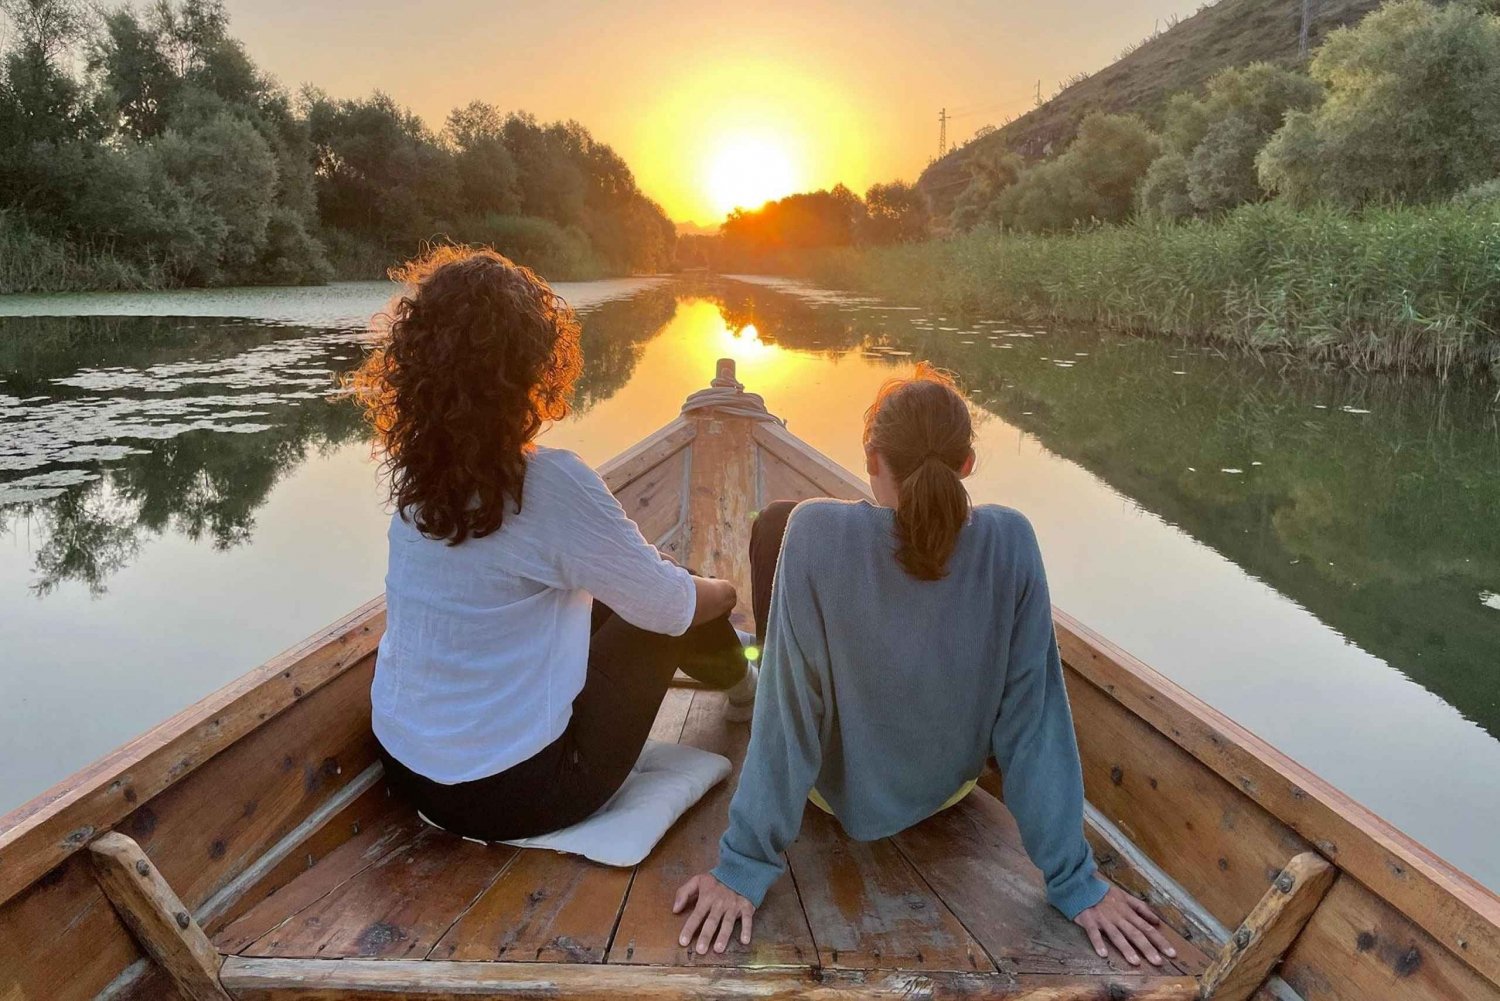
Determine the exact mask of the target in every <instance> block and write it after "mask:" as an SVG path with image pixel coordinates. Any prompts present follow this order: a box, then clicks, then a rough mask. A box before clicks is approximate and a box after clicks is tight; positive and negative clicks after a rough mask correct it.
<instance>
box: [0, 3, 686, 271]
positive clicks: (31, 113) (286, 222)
mask: <svg viewBox="0 0 1500 1001" xmlns="http://www.w3.org/2000/svg"><path fill="white" fill-rule="evenodd" d="M0 22H3V23H8V27H9V29H10V30H9V32H8V33H6V34H5V35H0V39H6V44H5V45H4V48H3V51H0V57H3V58H0V291H3V290H7V289H9V290H17V289H18V288H25V287H36V288H46V287H58V286H59V285H67V286H75V287H84V286H112V287H125V286H137V287H160V286H173V285H214V284H227V283H296V282H318V281H324V280H327V279H328V278H330V277H335V276H337V277H376V276H378V275H380V274H381V273H383V271H384V269H385V268H386V267H387V266H389V265H390V264H392V263H394V262H396V261H398V260H400V259H402V258H404V257H406V256H409V255H411V254H413V253H414V252H416V251H417V250H418V249H419V248H420V246H421V245H422V244H423V243H424V242H426V241H435V240H443V239H454V240H460V241H465V242H473V243H484V244H489V245H492V246H494V247H496V248H497V249H499V250H501V251H502V252H503V253H506V254H508V255H510V256H511V257H513V258H515V259H516V260H518V261H521V262H522V263H526V264H529V265H531V266H532V267H534V268H536V269H538V270H539V271H542V272H543V273H545V274H547V275H549V276H552V277H561V278H567V277H589V276H595V275H600V274H624V273H635V272H650V271H660V270H663V269H665V268H667V267H668V266H670V265H671V262H672V258H673V253H674V243H675V229H674V227H673V225H672V223H671V221H670V220H669V219H668V218H667V217H666V215H665V214H664V213H663V212H662V210H661V208H660V207H659V206H658V205H656V203H655V202H653V201H651V200H650V199H649V198H647V197H646V196H645V195H644V194H643V193H642V192H641V191H640V189H639V188H638V187H637V185H636V183H635V179H634V177H633V176H632V174H631V171H630V168H629V167H628V165H627V164H626V163H625V161H624V160H623V159H622V158H621V157H620V156H619V154H617V153H616V152H615V151H614V150H613V149H611V148H610V147H609V146H608V145H606V144H605V143H602V142H599V141H598V140H596V139H595V138H594V137H593V136H591V135H590V134H589V132H588V130H587V129H585V128H584V127H583V126H582V125H580V124H578V123H577V122H573V121H567V122H551V123H544V122H539V121H538V120H537V119H536V118H534V117H533V116H531V115H528V114H525V113H521V112H511V113H506V112H503V111H502V110H501V109H499V108H498V107H496V106H495V105H493V104H489V103H485V102H483V101H474V102H472V103H470V104H468V105H466V106H465V107H462V108H458V109H455V110H454V111H453V112H452V113H451V114H449V115H448V117H447V119H446V121H445V122H444V123H443V125H442V127H441V128H440V129H437V130H434V129H432V128H430V127H429V126H428V125H427V124H426V123H424V122H423V121H422V119H421V118H419V117H418V116H417V115H415V114H413V113H412V112H411V111H410V110H408V109H406V108H404V107H402V106H401V105H399V104H398V103H397V102H396V101H395V100H393V99H392V98H391V97H390V96H388V95H385V94H382V93H378V92H377V93H375V94H373V95H372V96H370V97H367V98H355V99H342V98H335V97H332V96H330V95H328V94H326V93H324V92H323V91H321V90H318V89H316V88H313V87H305V88H303V89H302V90H301V91H300V92H298V93H297V94H295V95H292V94H290V93H288V92H287V91H286V90H285V89H284V88H283V87H281V86H280V85H279V84H278V83H277V82H276V81H274V80H273V79H272V78H270V77H269V76H267V75H266V74H265V73H263V72H262V71H261V70H259V69H258V68H257V67H256V65H255V63H254V62H253V61H252V59H251V58H250V56H249V55H248V54H247V53H246V51H245V48H244V46H243V45H242V44H241V43H240V42H239V41H238V40H236V39H235V38H234V37H233V36H232V35H231V34H230V32H229V19H228V16H227V14H226V12H225V10H224V7H223V3H222V0H155V2H154V3H152V4H151V6H149V7H148V8H147V9H145V10H144V11H137V10H136V9H134V8H132V7H129V6H119V7H114V8H109V9H103V10H96V9H95V8H92V7H87V6H85V5H84V3H83V2H82V0H0Z"/></svg>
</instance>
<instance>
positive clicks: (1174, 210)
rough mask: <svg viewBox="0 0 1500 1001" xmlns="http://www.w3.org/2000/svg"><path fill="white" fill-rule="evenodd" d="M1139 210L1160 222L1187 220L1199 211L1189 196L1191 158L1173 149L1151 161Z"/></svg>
mask: <svg viewBox="0 0 1500 1001" xmlns="http://www.w3.org/2000/svg"><path fill="white" fill-rule="evenodd" d="M1136 208H1137V211H1139V212H1140V213H1141V214H1142V215H1145V216H1151V217H1154V218H1157V219H1185V218H1187V217H1189V216H1191V215H1192V214H1193V213H1194V212H1195V211H1197V207H1196V206H1195V205H1194V204H1193V197H1192V195H1190V194H1189V193H1188V160H1187V157H1185V156H1183V155H1182V154H1181V153H1179V152H1177V151H1176V150H1169V151H1168V152H1166V153H1163V154H1162V155H1161V156H1159V157H1157V158H1156V159H1155V160H1153V161H1151V166H1150V167H1149V168H1147V170H1146V176H1145V177H1143V178H1142V179H1141V187H1140V190H1139V191H1138V192H1137V195H1136Z"/></svg>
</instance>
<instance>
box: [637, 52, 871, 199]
mask: <svg viewBox="0 0 1500 1001" xmlns="http://www.w3.org/2000/svg"><path fill="white" fill-rule="evenodd" d="M663 83H664V86H663V87H662V90H661V97H660V98H659V99H658V100H657V101H655V102H653V103H652V104H651V105H650V106H649V107H646V108H643V109H642V114H641V116H640V118H639V119H637V120H636V121H634V122H632V123H630V125H629V126H628V127H627V128H628V133H627V134H628V135H629V143H630V145H631V146H632V147H634V148H636V149H638V150H640V153H638V154H637V155H636V156H635V157H634V158H631V159H630V163H631V167H632V168H633V169H634V170H635V173H636V179H637V180H638V181H639V182H640V185H641V187H642V188H644V189H645V190H646V192H647V193H649V194H651V195H652V196H653V197H655V198H657V199H658V200H659V201H661V203H662V204H663V205H664V206H667V211H668V213H669V214H671V215H672V216H673V217H674V218H677V219H688V220H692V221H695V222H705V223H706V222H711V221H718V220H720V219H722V218H723V217H724V215H725V214H726V213H728V212H729V210H730V209H733V208H737V207H738V208H759V207H760V206H761V205H762V204H764V203H765V202H766V201H767V200H769V199H773V198H780V197H782V196H784V195H789V194H791V193H792V192H794V191H805V190H808V189H809V188H819V187H827V186H830V185H833V184H837V183H839V182H840V181H843V182H844V183H846V184H848V185H850V186H851V187H855V188H857V189H858V190H861V191H863V190H864V188H865V187H868V186H869V185H870V184H871V183H873V182H874V181H875V180H877V179H878V176H879V175H877V174H876V173H874V171H873V168H872V165H871V163H870V160H869V143H868V142H866V141H865V140H864V139H863V138H862V135H863V134H864V133H867V132H869V131H871V130H874V129H876V128H878V127H879V125H878V122H877V121H876V120H874V119H873V117H871V116H869V115H868V114H867V113H866V112H865V111H864V110H863V109H861V108H859V107H858V106H856V105H854V104H853V103H852V102H851V101H850V100H849V99H848V97H847V96H846V95H845V94H843V93H842V92H841V91H840V89H839V88H838V86H837V85H836V84H835V83H834V82H833V81H830V80H827V79H823V78H821V77H819V76H817V75H815V74H812V73H805V72H802V71H800V70H798V69H797V68H796V67H792V66H787V65H785V64H783V63H780V62H776V61H772V60H764V59H761V60H755V59H738V58H736V59H728V60H713V59H696V60H692V61H687V62H684V63H683V64H681V65H680V66H679V67H678V69H677V71H676V72H675V73H673V74H672V75H671V76H669V77H668V78H667V80H665V81H663Z"/></svg>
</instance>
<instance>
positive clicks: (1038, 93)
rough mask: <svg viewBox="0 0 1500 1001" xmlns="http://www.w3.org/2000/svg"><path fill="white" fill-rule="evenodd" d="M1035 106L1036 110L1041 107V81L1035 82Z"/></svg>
mask: <svg viewBox="0 0 1500 1001" xmlns="http://www.w3.org/2000/svg"><path fill="white" fill-rule="evenodd" d="M1036 106H1037V107H1038V108H1040V107H1041V106H1042V81H1040V80H1038V81H1037V82H1036Z"/></svg>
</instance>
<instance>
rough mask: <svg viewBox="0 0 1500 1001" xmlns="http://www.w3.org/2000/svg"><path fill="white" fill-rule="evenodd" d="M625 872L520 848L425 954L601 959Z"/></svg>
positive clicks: (475, 958) (622, 893) (621, 897)
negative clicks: (520, 850) (491, 882)
mask: <svg viewBox="0 0 1500 1001" xmlns="http://www.w3.org/2000/svg"><path fill="white" fill-rule="evenodd" d="M631 872H632V870H630V869H617V868H612V867H610V866H603V865H596V864H595V863H593V862H590V861H588V860H587V859H583V858H579V857H577V856H573V855H562V854H559V853H557V852H550V851H544V850H540V849H524V850H522V852H521V854H520V855H518V856H517V857H516V859H515V861H514V862H512V863H511V864H510V865H509V866H507V867H506V869H505V872H504V873H502V874H501V876H500V878H499V879H497V880H495V882H494V884H493V885H492V886H490V888H489V889H487V890H485V891H484V893H483V895H482V896H480V898H479V899H478V900H477V901H475V903H474V906H473V907H470V908H469V909H468V910H467V911H466V912H465V913H464V915H463V917H461V918H460V919H459V920H458V922H457V923H456V924H455V925H454V926H453V927H452V928H451V929H450V930H449V931H448V933H447V934H445V935H444V936H443V937H442V938H441V939H440V940H439V941H438V943H437V944H436V945H435V946H434V947H433V949H432V951H431V958H432V959H437V960H445V959H452V960H460V961H463V960H468V961H494V960H503V961H507V962H528V963H530V962H541V963H602V962H604V955H605V952H606V951H607V950H608V949H609V940H610V935H611V933H612V932H613V931H614V928H615V921H616V919H618V918H619V916H620V908H621V906H622V905H623V904H624V902H625V891H626V890H627V889H629V887H630V877H631Z"/></svg>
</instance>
